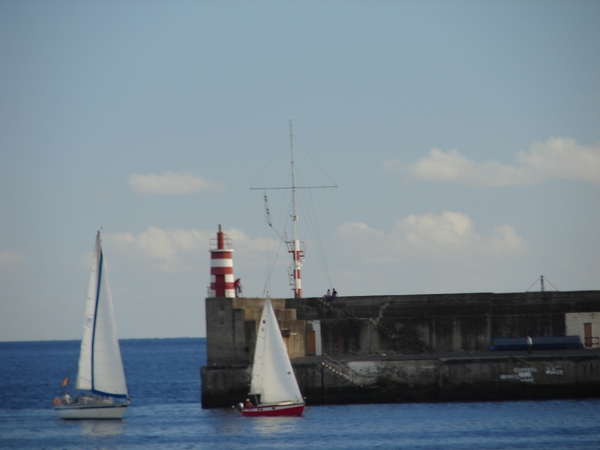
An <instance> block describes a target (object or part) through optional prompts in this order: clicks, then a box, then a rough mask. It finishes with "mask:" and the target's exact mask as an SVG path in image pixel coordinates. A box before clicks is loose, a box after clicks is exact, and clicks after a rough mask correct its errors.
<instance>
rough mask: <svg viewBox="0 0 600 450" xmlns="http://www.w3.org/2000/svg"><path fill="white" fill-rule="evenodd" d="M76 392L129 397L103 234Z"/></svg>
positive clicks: (94, 265)
mask: <svg viewBox="0 0 600 450" xmlns="http://www.w3.org/2000/svg"><path fill="white" fill-rule="evenodd" d="M75 388H76V389H80V390H90V391H92V392H93V393H95V394H101V395H109V396H115V397H127V384H126V382H125V372H124V370H123V362H122V359H121V349H120V347H119V338H118V336H117V326H116V321H115V315H114V310H113V305H112V298H111V295H110V287H109V284H108V277H107V274H106V271H105V267H104V258H103V255H102V244H101V241H100V232H98V235H97V236H96V247H95V251H94V256H93V258H92V268H91V271H90V281H89V286H88V296H87V303H86V311H85V320H84V325H83V338H82V340H81V349H80V354H79V369H78V372H77V381H76V383H75Z"/></svg>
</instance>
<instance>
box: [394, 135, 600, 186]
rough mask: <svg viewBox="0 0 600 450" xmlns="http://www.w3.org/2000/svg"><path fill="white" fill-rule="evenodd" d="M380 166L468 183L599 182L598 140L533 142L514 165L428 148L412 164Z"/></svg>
mask: <svg viewBox="0 0 600 450" xmlns="http://www.w3.org/2000/svg"><path fill="white" fill-rule="evenodd" d="M383 169H384V170H386V171H392V172H399V173H401V174H403V175H405V176H406V177H407V178H408V179H416V180H427V181H442V182H446V183H456V184H465V185H471V186H515V185H527V184H534V183H539V182H541V181H543V180H544V179H549V178H570V179H577V180H583V181H588V182H591V183H595V184H600V144H598V145H596V146H593V147H585V146H581V145H577V142H576V141H575V140H574V139H571V138H554V137H553V138H550V139H548V140H547V141H546V142H534V143H532V144H531V145H530V146H529V151H528V152H519V153H518V154H517V155H516V162H515V164H514V165H505V164H502V163H500V162H498V161H484V162H476V161H471V160H469V159H468V158H466V157H465V156H463V155H461V154H460V153H459V152H458V151H457V150H455V149H453V150H450V152H448V153H444V152H443V151H441V150H439V149H436V148H434V149H432V150H431V151H430V152H429V156H428V157H427V158H424V159H420V160H418V161H416V162H414V163H412V164H404V163H402V162H401V161H400V160H398V159H396V160H392V161H385V162H384V163H383Z"/></svg>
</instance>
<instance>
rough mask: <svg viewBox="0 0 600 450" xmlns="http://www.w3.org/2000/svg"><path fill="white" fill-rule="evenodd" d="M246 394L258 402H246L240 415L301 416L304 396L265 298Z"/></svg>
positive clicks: (268, 301) (270, 307)
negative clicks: (248, 393) (248, 388)
mask: <svg viewBox="0 0 600 450" xmlns="http://www.w3.org/2000/svg"><path fill="white" fill-rule="evenodd" d="M250 397H251V398H254V399H255V400H257V399H259V401H257V404H256V405H254V404H250V403H249V402H248V401H247V403H246V405H245V406H244V408H243V409H242V415H244V416H249V417H256V416H301V415H302V413H303V412H304V406H305V404H304V399H303V398H302V394H301V392H300V387H299V386H298V381H297V380H296V375H295V374H294V369H293V368H292V363H291V362H290V358H289V356H288V354H287V350H286V348H285V343H284V342H283V337H282V336H281V331H280V330H279V325H278V324H277V318H276V317H275V311H273V306H272V305H271V300H270V299H269V297H267V298H266V299H265V306H264V308H263V312H262V316H261V318H260V326H259V329H258V335H257V337H256V348H255V350H254V361H253V364H252V379H251V382H250Z"/></svg>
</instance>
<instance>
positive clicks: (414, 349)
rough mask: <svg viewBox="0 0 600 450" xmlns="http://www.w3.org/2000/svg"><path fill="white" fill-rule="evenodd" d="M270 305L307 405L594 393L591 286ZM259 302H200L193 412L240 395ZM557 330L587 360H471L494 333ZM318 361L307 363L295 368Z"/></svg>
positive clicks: (598, 378) (596, 302) (595, 295)
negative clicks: (579, 340) (201, 346)
mask: <svg viewBox="0 0 600 450" xmlns="http://www.w3.org/2000/svg"><path fill="white" fill-rule="evenodd" d="M271 301H272V303H273V306H274V309H275V314H276V316H277V318H278V320H279V326H280V329H281V331H282V335H283V337H284V341H285V343H286V347H287V349H288V354H289V356H290V358H291V359H292V363H293V365H294V369H295V371H296V374H297V376H298V379H299V382H300V384H301V388H302V390H303V392H304V395H306V397H307V400H308V402H309V403H312V404H323V403H340V402H341V403H344V402H381V401H391V400H393V401H439V400H476V399H500V398H567V397H586V396H587V397H594V396H598V390H599V389H600V367H598V359H599V353H598V351H597V350H598V341H599V339H598V336H600V325H598V324H599V323H600V322H599V321H598V317H600V291H575V292H531V293H513V294H493V293H474V294H440V295H415V296H368V297H339V298H338V299H336V300H335V301H334V302H333V304H328V303H327V302H324V301H323V299H321V298H305V299H271ZM263 304H264V299H259V298H208V299H206V325H207V341H206V342H207V366H206V367H203V368H202V370H201V377H202V403H203V407H207V408H208V407H223V406H230V405H231V404H233V403H235V402H237V401H239V399H240V398H242V397H244V396H245V395H246V393H247V392H248V385H247V384H248V380H249V378H250V364H251V361H252V358H253V354H254V346H255V342H256V330H257V326H258V321H259V318H260V314H261V311H262V307H263ZM567 331H569V335H571V334H575V335H579V336H583V335H584V333H586V334H585V335H586V336H588V337H589V339H587V338H586V342H589V343H590V345H589V351H588V353H586V351H585V350H583V354H579V353H577V356H574V355H575V354H574V353H573V352H563V353H564V354H563V353H561V354H560V355H559V354H556V355H555V356H545V357H543V358H545V359H539V358H542V357H541V356H536V358H537V359H536V358H533V359H527V363H526V364H527V365H529V366H530V367H534V368H535V369H536V370H535V371H533V370H530V371H529V372H527V370H526V369H527V366H523V365H519V364H525V363H523V362H522V361H520V362H519V360H518V359H514V358H508V359H507V357H505V356H502V355H501V354H499V355H498V357H486V358H487V359H486V358H483V359H473V358H472V355H473V354H474V353H477V352H480V353H481V352H486V351H487V350H488V349H489V347H490V345H491V343H492V339H494V338H518V337H524V336H526V335H530V336H532V337H533V339H534V342H535V339H536V337H551V336H565V335H566V332H567ZM319 354H322V355H323V358H322V359H320V360H318V362H307V357H308V359H310V357H311V356H312V355H319ZM441 354H444V355H450V356H449V357H448V356H444V357H441V356H440V355H441ZM498 358H499V359H498ZM552 358H558V359H556V360H555V359H552ZM361 359H362V361H358V360H361ZM336 360H337V361H342V360H343V361H345V363H344V364H338V363H336V362H335V361H336ZM328 361H329V362H328ZM330 363H331V365H332V367H337V369H336V370H337V372H336V371H335V370H333V369H332V367H329V366H327V364H330ZM556 367H558V368H556ZM515 369H519V370H518V371H517V372H515ZM511 371H512V372H511ZM558 372H562V373H561V375H558ZM526 373H529V374H531V376H530V377H529V376H525V375H524V374H526ZM340 374H341V375H340ZM357 377H358V378H357ZM361 377H362V378H361ZM532 380H533V382H532ZM513 394H514V397H511V396H513ZM507 395H508V397H507ZM344 399H345V400H344ZM411 399H412V400H411Z"/></svg>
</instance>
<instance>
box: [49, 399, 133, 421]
mask: <svg viewBox="0 0 600 450" xmlns="http://www.w3.org/2000/svg"><path fill="white" fill-rule="evenodd" d="M128 406H129V403H112V404H108V403H104V404H100V402H97V403H96V404H90V405H77V404H72V405H61V406H55V407H54V410H55V411H56V413H57V414H58V415H59V417H60V418H61V419H70V420H81V419H100V420H102V419H117V420H118V419H122V418H123V415H124V414H125V411H126V410H127V407H128Z"/></svg>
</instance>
